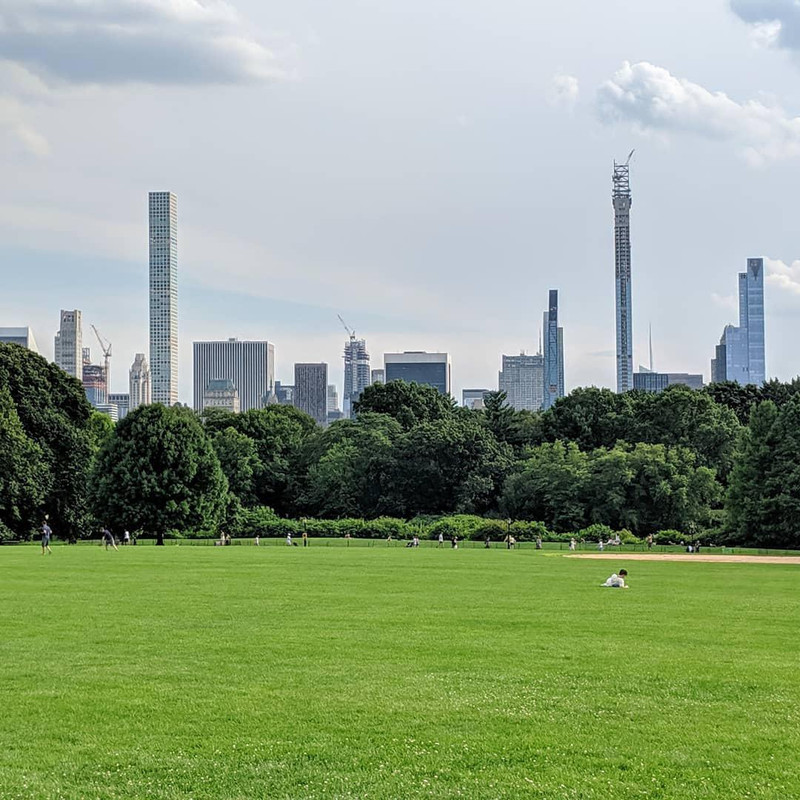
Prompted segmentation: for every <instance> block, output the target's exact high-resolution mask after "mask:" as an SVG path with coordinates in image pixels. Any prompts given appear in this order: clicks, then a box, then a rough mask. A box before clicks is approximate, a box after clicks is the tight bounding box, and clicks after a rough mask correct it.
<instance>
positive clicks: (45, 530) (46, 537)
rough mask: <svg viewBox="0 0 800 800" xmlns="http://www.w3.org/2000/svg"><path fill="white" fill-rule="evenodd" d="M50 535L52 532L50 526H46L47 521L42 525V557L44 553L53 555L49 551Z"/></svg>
mask: <svg viewBox="0 0 800 800" xmlns="http://www.w3.org/2000/svg"><path fill="white" fill-rule="evenodd" d="M52 535H53V531H51V530H50V526H49V525H48V524H47V520H45V521H44V523H43V524H42V555H44V554H45V553H49V554H50V555H53V551H52V550H51V549H50V537H51V536H52Z"/></svg>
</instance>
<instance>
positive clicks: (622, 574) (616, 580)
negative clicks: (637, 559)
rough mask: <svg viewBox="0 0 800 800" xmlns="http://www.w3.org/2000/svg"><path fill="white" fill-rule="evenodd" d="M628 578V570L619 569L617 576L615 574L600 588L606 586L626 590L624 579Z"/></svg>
mask: <svg viewBox="0 0 800 800" xmlns="http://www.w3.org/2000/svg"><path fill="white" fill-rule="evenodd" d="M627 577H628V570H626V569H621V570H620V571H619V575H617V573H616V572H615V573H614V574H613V575H612V576H611V577H610V578H609V579H608V580H607V581H606V582H605V583H601V584H600V585H601V586H608V587H610V588H611V589H627V588H628V585H627V584H626V583H625V578H627Z"/></svg>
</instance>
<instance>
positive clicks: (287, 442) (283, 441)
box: [202, 405, 319, 514]
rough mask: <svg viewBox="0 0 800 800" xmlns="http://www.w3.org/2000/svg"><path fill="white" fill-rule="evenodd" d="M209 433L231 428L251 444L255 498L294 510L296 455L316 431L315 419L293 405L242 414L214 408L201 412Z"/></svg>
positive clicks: (298, 472) (297, 471) (278, 509)
mask: <svg viewBox="0 0 800 800" xmlns="http://www.w3.org/2000/svg"><path fill="white" fill-rule="evenodd" d="M202 419H203V424H204V426H205V428H206V430H207V431H209V433H218V432H221V431H223V430H225V429H226V428H229V427H231V428H233V429H234V430H236V431H237V432H238V433H241V434H243V435H244V436H247V437H248V438H249V439H250V440H251V441H252V442H253V444H254V445H255V448H256V453H257V454H258V462H259V463H258V465H257V466H256V465H253V469H254V475H253V486H254V492H255V500H256V502H257V503H258V504H259V505H264V506H269V507H270V508H274V509H275V511H276V512H278V513H280V514H286V513H289V512H291V511H292V510H294V508H295V505H296V503H295V500H296V497H297V493H298V489H297V483H298V480H299V479H300V477H301V476H302V466H301V464H300V458H301V455H302V450H303V446H304V444H305V442H306V440H307V439H308V438H309V437H311V436H312V435H314V434H315V433H317V432H318V431H319V426H318V425H317V424H316V422H315V421H314V420H313V419H312V418H311V417H309V416H308V414H304V413H303V412H302V411H300V410H299V409H297V408H294V407H293V406H281V405H271V406H267V407H266V408H263V409H250V410H249V411H245V412H244V413H242V414H232V413H230V412H223V411H219V410H214V411H213V412H211V413H209V412H208V411H206V412H203V417H202Z"/></svg>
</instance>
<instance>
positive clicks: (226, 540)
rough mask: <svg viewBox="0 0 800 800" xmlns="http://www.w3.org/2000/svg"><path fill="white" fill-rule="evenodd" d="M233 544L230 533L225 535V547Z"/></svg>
mask: <svg viewBox="0 0 800 800" xmlns="http://www.w3.org/2000/svg"><path fill="white" fill-rule="evenodd" d="M230 543H231V535H230V534H229V533H226V534H225V545H226V546H227V545H229V544H230Z"/></svg>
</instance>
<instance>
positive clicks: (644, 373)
mask: <svg viewBox="0 0 800 800" xmlns="http://www.w3.org/2000/svg"><path fill="white" fill-rule="evenodd" d="M676 385H680V386H688V387H689V388H690V389H702V388H703V385H704V384H703V376H702V375H696V374H691V373H688V372H652V371H650V370H646V369H643V368H642V367H639V371H638V372H637V373H635V374H634V376H633V388H634V389H636V390H637V391H640V392H651V393H654V394H657V393H658V392H663V391H664V389H666V388H667V386H676Z"/></svg>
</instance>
